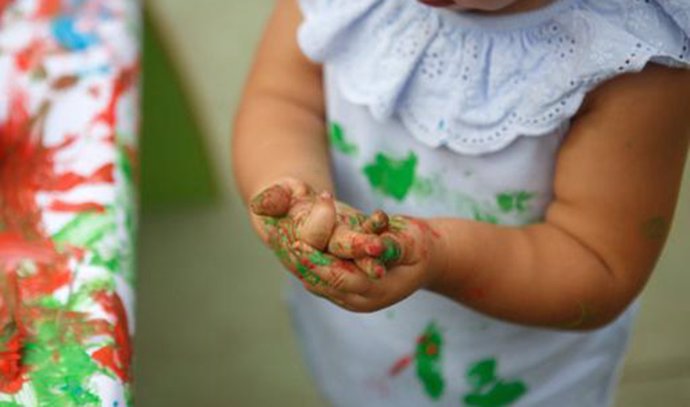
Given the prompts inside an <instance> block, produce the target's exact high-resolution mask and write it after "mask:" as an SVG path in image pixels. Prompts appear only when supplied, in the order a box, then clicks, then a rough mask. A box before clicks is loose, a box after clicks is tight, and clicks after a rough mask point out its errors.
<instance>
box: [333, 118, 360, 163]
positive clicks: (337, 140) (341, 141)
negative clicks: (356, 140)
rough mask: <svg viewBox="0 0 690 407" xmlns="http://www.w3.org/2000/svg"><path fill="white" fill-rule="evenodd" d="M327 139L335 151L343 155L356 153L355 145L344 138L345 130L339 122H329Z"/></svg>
mask: <svg viewBox="0 0 690 407" xmlns="http://www.w3.org/2000/svg"><path fill="white" fill-rule="evenodd" d="M328 139H329V140H330V142H331V145H332V146H333V148H335V149H336V150H337V151H339V152H341V153H343V154H345V155H355V154H357V150H358V149H357V146H356V145H355V144H353V143H350V142H349V141H348V140H347V139H346V138H345V131H344V130H343V127H342V126H341V125H340V124H338V123H335V122H333V123H331V125H330V128H329V132H328Z"/></svg>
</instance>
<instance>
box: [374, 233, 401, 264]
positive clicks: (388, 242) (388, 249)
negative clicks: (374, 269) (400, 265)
mask: <svg viewBox="0 0 690 407" xmlns="http://www.w3.org/2000/svg"><path fill="white" fill-rule="evenodd" d="M383 245H384V250H383V253H382V254H381V257H379V259H380V260H381V261H383V262H384V264H390V263H395V262H397V261H398V260H400V257H401V256H402V251H401V250H400V245H398V243H397V242H396V241H394V240H392V239H388V238H385V237H384V238H383Z"/></svg>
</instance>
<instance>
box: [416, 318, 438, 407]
mask: <svg viewBox="0 0 690 407" xmlns="http://www.w3.org/2000/svg"><path fill="white" fill-rule="evenodd" d="M442 347H443V336H442V335H441V331H439V329H438V327H437V326H436V324H435V323H433V322H432V323H431V324H429V325H428V326H427V327H426V329H425V330H424V334H423V335H422V336H421V337H420V338H419V340H418V342H417V351H416V353H415V362H416V365H417V377H419V380H421V382H422V385H423V386H424V390H425V391H426V394H427V395H428V396H429V397H431V398H432V399H434V400H438V399H440V398H441V396H442V395H443V390H444V389H445V381H444V379H443V374H442V367H441V351H442Z"/></svg>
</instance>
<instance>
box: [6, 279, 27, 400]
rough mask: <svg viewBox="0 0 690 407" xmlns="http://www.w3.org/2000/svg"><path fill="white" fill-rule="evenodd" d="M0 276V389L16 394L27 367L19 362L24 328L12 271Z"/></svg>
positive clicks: (24, 333)
mask: <svg viewBox="0 0 690 407" xmlns="http://www.w3.org/2000/svg"><path fill="white" fill-rule="evenodd" d="M0 273H3V274H2V275H1V276H0V288H2V289H3V291H4V292H2V296H0V322H1V323H2V325H0V328H1V330H0V338H2V341H0V345H2V347H1V348H0V393H8V394H15V393H17V392H19V391H20V390H21V389H22V386H23V384H24V381H25V377H24V373H25V372H26V367H25V366H23V365H22V350H23V348H24V342H25V340H26V329H25V328H24V325H23V324H22V318H21V316H20V315H19V312H20V307H19V304H20V303H21V301H20V292H19V289H18V286H17V278H16V275H14V274H9V273H7V274H5V273H4V270H0Z"/></svg>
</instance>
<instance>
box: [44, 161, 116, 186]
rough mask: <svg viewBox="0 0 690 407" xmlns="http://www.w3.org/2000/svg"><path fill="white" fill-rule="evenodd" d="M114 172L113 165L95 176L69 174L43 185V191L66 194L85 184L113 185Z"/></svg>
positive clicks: (99, 170)
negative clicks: (65, 192)
mask: <svg viewBox="0 0 690 407" xmlns="http://www.w3.org/2000/svg"><path fill="white" fill-rule="evenodd" d="M114 171H115V165H114V164H112V163H111V164H106V165H104V166H102V167H100V168H99V169H97V170H96V171H95V172H94V173H93V174H91V175H87V176H84V175H80V174H75V173H73V172H67V173H64V174H61V175H58V176H56V177H54V178H53V179H52V180H51V181H50V182H46V183H45V185H43V190H44V191H56V192H64V191H69V190H70V189H73V188H75V187H78V186H80V185H84V184H99V183H108V184H112V183H114V182H115V172H114Z"/></svg>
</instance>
